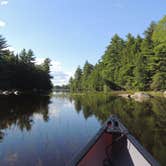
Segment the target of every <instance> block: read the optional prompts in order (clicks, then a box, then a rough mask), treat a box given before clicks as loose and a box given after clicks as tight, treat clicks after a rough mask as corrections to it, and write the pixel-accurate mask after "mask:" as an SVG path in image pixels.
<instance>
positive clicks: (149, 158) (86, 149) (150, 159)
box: [67, 116, 160, 166]
mask: <svg viewBox="0 0 166 166" xmlns="http://www.w3.org/2000/svg"><path fill="white" fill-rule="evenodd" d="M112 120H116V121H117V122H118V125H119V128H120V130H119V131H116V132H110V134H111V133H112V134H114V133H117V134H118V133H120V134H123V135H125V136H126V138H127V139H128V140H129V141H130V142H131V143H132V144H133V145H134V147H135V148H136V149H137V150H138V151H139V153H140V154H141V155H142V156H143V157H144V158H145V159H146V160H147V161H148V162H149V164H150V165H151V166H160V164H159V163H158V162H157V161H156V160H155V159H154V158H153V157H152V155H151V154H150V153H149V152H148V151H147V150H146V149H145V148H144V147H143V146H142V145H141V144H140V143H139V142H138V141H137V140H136V139H135V138H134V137H133V136H132V135H131V134H130V133H129V132H128V130H127V128H126V127H125V126H124V125H123V124H122V123H121V122H120V120H119V119H118V118H117V117H115V116H111V117H110V118H109V119H108V120H107V121H106V122H105V123H104V125H103V126H102V127H101V128H100V129H99V131H98V132H97V134H96V135H95V136H94V137H93V138H92V139H91V140H90V141H89V143H88V144H87V145H86V146H85V147H84V148H83V149H82V150H81V151H80V152H79V154H78V155H76V156H75V157H74V158H73V160H72V161H71V162H70V164H68V165H67V166H77V165H78V164H79V162H80V161H81V160H82V159H83V158H84V157H85V156H86V155H87V153H88V152H89V151H90V150H91V148H92V147H93V146H94V145H95V144H96V143H97V141H98V140H99V139H100V137H101V136H102V134H103V133H104V132H106V128H107V123H108V122H110V121H112ZM120 131H121V132H120Z"/></svg>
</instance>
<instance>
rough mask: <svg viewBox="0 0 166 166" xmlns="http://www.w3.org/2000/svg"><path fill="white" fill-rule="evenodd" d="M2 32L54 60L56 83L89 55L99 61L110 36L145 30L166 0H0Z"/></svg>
mask: <svg viewBox="0 0 166 166" xmlns="http://www.w3.org/2000/svg"><path fill="white" fill-rule="evenodd" d="M0 4H1V5H0V34H2V35H3V36H4V37H6V39H7V40H8V43H9V44H10V45H11V46H12V47H13V48H14V50H16V52H17V51H20V50H21V49H22V48H26V49H28V48H31V49H33V50H34V52H35V55H36V56H37V57H38V61H41V60H42V59H43V58H45V57H49V58H51V59H52V61H53V67H52V70H53V71H52V73H53V75H54V76H55V79H54V83H55V84H62V83H65V82H66V81H67V80H68V78H69V75H72V73H74V71H75V69H76V67H77V66H78V65H81V66H83V64H84V62H85V60H88V61H89V62H91V63H92V64H95V63H96V62H97V61H98V60H99V58H100V57H101V56H102V55H103V53H104V51H105V48H106V46H107V45H108V43H109V41H110V39H111V37H112V36H113V35H114V34H115V33H118V34H119V35H120V36H121V37H125V35H126V34H127V33H128V32H131V33H132V34H134V35H137V34H142V33H143V31H144V30H145V29H146V28H147V27H148V26H149V24H150V22H151V21H152V20H154V21H158V20H159V19H161V18H162V17H163V16H164V15H165V14H166V2H164V1H163V0H0Z"/></svg>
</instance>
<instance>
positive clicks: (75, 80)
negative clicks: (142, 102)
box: [69, 16, 166, 92]
mask: <svg viewBox="0 0 166 166" xmlns="http://www.w3.org/2000/svg"><path fill="white" fill-rule="evenodd" d="M69 87H70V91H71V92H82V91H109V90H135V91H136V90H139V91H149V90H151V91H163V90H165V89H166V16H164V17H163V18H162V19H161V20H160V21H158V22H157V23H156V22H151V24H150V26H149V27H148V28H147V29H146V30H145V32H144V33H143V35H137V36H133V35H132V34H131V33H129V34H127V35H126V38H125V39H123V38H121V37H120V36H119V35H118V34H115V35H114V36H113V37H112V39H111V42H110V43H109V45H108V47H107V48H106V51H105V53H104V54H103V56H102V57H101V59H99V60H98V62H97V63H96V64H95V65H92V64H90V63H89V62H88V61H86V62H85V64H84V66H83V68H81V67H80V66H78V68H77V69H76V71H75V74H74V77H71V78H70V81H69Z"/></svg>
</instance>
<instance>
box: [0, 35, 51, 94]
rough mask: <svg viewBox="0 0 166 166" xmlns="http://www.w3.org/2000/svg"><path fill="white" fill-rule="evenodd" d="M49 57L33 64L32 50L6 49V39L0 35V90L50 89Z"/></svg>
mask: <svg viewBox="0 0 166 166" xmlns="http://www.w3.org/2000/svg"><path fill="white" fill-rule="evenodd" d="M50 65H51V61H50V59H48V58H46V59H45V61H44V63H43V64H41V65H37V64H35V55H34V53H33V51H32V50H28V51H26V50H25V49H23V50H22V51H21V52H20V53H19V54H16V55H15V54H14V53H13V52H10V51H9V50H7V42H6V40H5V39H4V38H3V37H2V36H0V90H13V89H15V90H35V91H39V90H40V91H50V90H51V89H52V83H51V78H52V77H51V75H50Z"/></svg>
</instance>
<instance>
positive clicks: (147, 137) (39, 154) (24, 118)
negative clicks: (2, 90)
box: [0, 94, 166, 166]
mask: <svg viewBox="0 0 166 166" xmlns="http://www.w3.org/2000/svg"><path fill="white" fill-rule="evenodd" d="M111 114H116V115H117V116H118V117H119V118H120V119H121V121H122V122H123V123H124V124H125V125H126V126H127V127H128V129H129V130H130V131H131V132H132V133H133V135H134V136H135V137H137V139H139V140H140V142H141V144H143V145H144V146H145V147H146V148H147V149H148V150H149V151H150V152H151V153H152V154H153V155H154V156H155V158H157V159H158V160H159V162H160V163H161V165H164V164H165V163H166V158H165V155H166V139H165V138H166V129H165V127H166V99H165V98H153V99H151V100H150V101H147V102H143V103H138V102H135V101H134V100H126V99H123V98H120V97H116V96H107V95H104V94H103V95H101V94H92V95H80V96H70V97H59V96H58V97H52V98H50V97H48V96H11V97H5V96H3V97H2V96H0V165H4V166H8V165H17V166H21V165H25V166H26V165H48V166H51V165H58V166H61V165H65V164H67V163H68V162H69V160H70V159H71V158H72V157H73V155H75V154H76V153H77V152H78V151H79V150H80V149H81V148H82V147H84V145H85V144H86V143H87V142H88V141H89V139H90V138H91V137H92V136H93V135H94V134H95V133H96V132H97V130H98V129H99V127H100V126H101V125H102V124H103V123H104V122H105V120H106V119H107V118H108V117H109V116H110V115H111Z"/></svg>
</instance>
